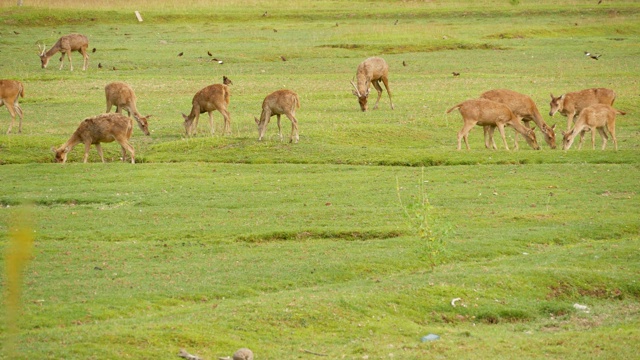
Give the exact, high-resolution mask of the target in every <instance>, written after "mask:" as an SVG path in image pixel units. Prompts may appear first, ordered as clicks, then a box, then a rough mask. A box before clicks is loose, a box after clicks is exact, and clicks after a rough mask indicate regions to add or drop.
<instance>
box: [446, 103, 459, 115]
mask: <svg viewBox="0 0 640 360" xmlns="http://www.w3.org/2000/svg"><path fill="white" fill-rule="evenodd" d="M460 106H462V103H460V104H458V105H456V106H454V107H452V108H451V109H449V110H447V114H448V113H450V112H452V111H453V110H455V109H457V108H459V107H460Z"/></svg>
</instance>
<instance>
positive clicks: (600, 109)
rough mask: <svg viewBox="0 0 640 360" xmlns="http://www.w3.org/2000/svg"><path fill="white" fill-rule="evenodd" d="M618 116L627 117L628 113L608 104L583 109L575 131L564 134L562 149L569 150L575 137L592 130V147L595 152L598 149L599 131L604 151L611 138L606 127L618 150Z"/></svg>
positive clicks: (574, 128)
mask: <svg viewBox="0 0 640 360" xmlns="http://www.w3.org/2000/svg"><path fill="white" fill-rule="evenodd" d="M616 114H617V115H625V114H626V113H625V112H623V111H620V110H616V109H614V108H612V107H611V106H609V105H606V104H595V105H591V106H589V107H587V108H584V109H582V111H581V112H580V115H579V116H578V120H576V124H575V126H574V127H573V129H571V130H569V131H567V132H562V135H563V137H562V149H563V150H569V148H570V147H571V144H573V140H574V139H575V137H576V136H577V135H578V134H581V135H582V134H584V130H585V129H590V130H591V147H592V148H593V149H594V150H595V148H596V130H598V132H599V133H600V136H601V137H602V150H604V149H605V147H606V146H607V139H608V138H609V137H608V136H607V133H606V131H605V127H606V128H607V130H608V131H609V134H611V137H612V138H613V146H614V148H615V149H616V150H618V140H617V139H616ZM581 148H582V136H580V144H579V146H578V149H581Z"/></svg>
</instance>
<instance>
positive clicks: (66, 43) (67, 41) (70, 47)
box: [40, 34, 89, 71]
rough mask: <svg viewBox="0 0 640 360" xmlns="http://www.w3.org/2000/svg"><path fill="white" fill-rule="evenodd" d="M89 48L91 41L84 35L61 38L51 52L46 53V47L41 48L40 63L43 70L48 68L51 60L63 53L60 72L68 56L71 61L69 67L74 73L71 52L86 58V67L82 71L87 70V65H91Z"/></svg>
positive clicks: (70, 35)
mask: <svg viewBox="0 0 640 360" xmlns="http://www.w3.org/2000/svg"><path fill="white" fill-rule="evenodd" d="M88 47H89V39H87V37H86V36H84V35H82V34H69V35H65V36H63V37H61V38H60V39H58V41H57V42H56V43H55V44H54V45H53V47H52V48H51V49H49V51H47V52H45V50H46V46H42V47H41V48H40V62H41V63H42V68H43V69H44V68H46V67H47V65H48V64H49V59H50V58H51V57H52V56H53V55H55V54H56V53H57V52H58V51H59V52H61V53H62V56H60V70H62V67H63V66H64V62H63V60H64V55H65V54H66V55H67V59H69V66H70V67H71V71H73V63H72V62H71V52H73V51H77V52H79V53H81V54H82V57H83V58H84V65H83V66H82V70H87V65H88V63H89V55H88V54H87V48H88Z"/></svg>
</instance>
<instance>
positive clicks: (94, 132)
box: [51, 113, 135, 164]
mask: <svg viewBox="0 0 640 360" xmlns="http://www.w3.org/2000/svg"><path fill="white" fill-rule="evenodd" d="M132 133H133V121H132V120H131V118H128V117H126V116H124V115H122V114H118V113H115V114H102V115H98V116H94V117H90V118H86V119H84V120H82V122H81V123H80V125H79V126H78V129H77V130H76V131H75V132H74V133H73V135H71V137H70V138H69V140H67V142H66V143H64V144H62V146H60V147H59V148H57V149H56V148H55V147H52V148H51V151H53V152H54V154H55V155H56V158H55V160H56V162H61V163H65V162H66V161H67V154H68V153H69V152H70V151H71V149H73V147H74V146H76V145H77V144H79V143H83V144H84V159H83V162H85V163H86V162H87V159H88V158H89V149H90V148H91V144H95V145H96V149H97V150H98V155H100V159H102V162H104V156H103V155H102V147H100V143H103V142H104V143H108V142H112V141H114V140H115V141H117V142H118V143H119V144H120V146H122V161H125V155H126V152H125V150H126V151H128V152H129V154H130V155H131V163H132V164H134V163H135V151H134V150H133V146H131V144H129V139H130V138H131V134H132Z"/></svg>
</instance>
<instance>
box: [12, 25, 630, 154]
mask: <svg viewBox="0 0 640 360" xmlns="http://www.w3.org/2000/svg"><path fill="white" fill-rule="evenodd" d="M88 47H89V41H88V39H87V37H86V36H84V35H81V34H70V35H66V36H63V37H61V38H60V39H59V40H58V41H57V42H56V43H55V45H54V46H53V47H51V48H50V49H49V51H45V50H46V48H45V47H42V48H41V49H40V54H39V55H40V60H41V66H42V68H46V67H47V65H48V63H49V59H50V58H51V57H52V56H54V55H55V54H56V53H58V52H60V53H61V54H62V55H61V57H60V69H62V68H63V64H64V63H63V60H64V56H65V54H66V55H67V58H68V60H69V65H70V69H71V70H73V64H72V63H71V52H73V51H78V52H80V53H81V54H82V56H83V58H84V65H83V67H82V70H86V68H87V64H88V61H89V55H88V54H87V49H88ZM388 76H389V66H388V65H387V63H386V62H385V60H384V59H382V58H379V57H371V58H368V59H366V60H364V61H363V62H362V63H360V64H359V65H358V68H357V71H356V76H355V78H356V83H354V82H353V81H351V85H352V86H353V88H354V91H353V94H354V95H355V96H356V97H357V98H358V102H359V104H360V109H361V110H362V111H367V99H368V97H369V90H370V86H371V85H373V87H374V88H375V89H376V91H377V92H378V98H377V100H376V103H375V105H374V107H373V108H374V109H376V108H377V107H378V102H379V101H380V98H381V96H382V87H381V86H380V82H382V83H383V84H384V87H385V89H386V90H387V94H388V95H389V103H390V105H391V109H393V108H394V106H393V101H392V99H391V91H390V89H389V78H388ZM231 84H232V82H231V80H229V78H227V77H226V76H225V77H223V83H222V84H214V85H209V86H207V87H205V88H203V89H202V90H200V91H198V92H197V93H196V94H195V96H194V97H193V100H192V107H191V112H190V113H189V115H185V114H182V117H183V118H184V128H185V132H186V134H187V136H190V135H192V134H193V133H194V132H195V130H196V129H197V126H198V118H199V117H200V114H202V113H204V112H207V113H208V115H209V125H210V128H211V134H212V135H213V133H214V125H213V111H216V110H217V111H219V112H220V113H221V114H222V117H223V118H224V132H225V134H228V133H230V132H231V116H230V114H229V111H228V110H227V106H228V105H229V101H230V96H231V92H230V90H229V85H231ZM105 96H106V101H107V110H106V113H105V114H101V115H98V116H94V117H90V118H87V119H84V120H83V121H82V122H81V123H80V125H79V126H78V128H77V130H76V131H75V132H74V133H73V135H71V137H70V138H69V140H68V141H67V142H66V143H64V144H63V145H62V146H60V147H58V148H55V147H53V148H52V151H53V152H54V153H55V159H56V161H57V162H63V163H64V162H66V160H67V154H68V153H69V151H71V149H72V148H73V147H74V146H75V145H77V144H79V143H83V144H84V146H85V153H84V162H87V159H88V157H89V148H90V146H91V144H95V145H96V149H97V151H98V154H99V155H100V158H101V159H102V161H103V162H104V157H103V154H102V149H101V147H100V143H103V142H113V141H117V142H118V143H119V144H120V146H121V147H122V160H123V161H125V155H126V152H129V155H130V156H131V163H135V152H134V149H133V147H132V146H131V144H130V143H129V139H130V138H131V134H132V133H133V121H132V120H131V118H130V117H131V116H132V115H133V119H135V121H136V122H137V123H138V126H139V128H140V129H141V130H142V131H143V132H144V133H145V135H149V134H150V133H149V124H148V121H147V120H148V119H149V117H151V115H147V116H142V115H140V113H139V112H138V109H137V108H136V96H135V93H134V92H133V89H131V87H130V86H129V85H127V84H125V83H123V82H112V83H109V84H108V85H107V86H106V87H105ZM19 97H24V86H23V85H22V83H21V82H19V81H16V80H0V106H2V105H5V104H6V106H7V109H8V110H9V113H10V115H11V124H10V125H9V129H8V130H7V134H10V133H11V129H12V127H13V125H14V122H15V117H16V114H17V115H18V116H19V117H20V123H19V127H18V132H19V133H20V132H22V118H23V113H22V108H21V107H20V105H19V104H18V99H19ZM615 98H616V94H615V92H613V90H610V89H605V88H594V89H585V90H582V91H578V92H571V93H566V94H564V95H561V96H559V97H554V96H553V94H551V103H550V108H551V109H550V111H549V116H553V115H554V114H555V113H556V112H560V114H562V115H563V116H566V117H567V131H566V132H564V131H563V139H562V145H563V146H562V148H563V149H564V150H567V149H569V148H570V147H571V145H572V144H573V141H574V139H575V137H576V136H577V135H578V134H580V143H579V147H580V148H581V147H582V142H583V137H584V134H585V132H586V131H591V142H592V147H593V148H594V149H595V132H596V131H598V132H599V133H600V136H601V137H602V149H603V150H604V149H605V147H606V144H607V140H608V135H607V131H608V132H609V134H610V135H611V137H612V138H613V143H614V147H615V149H616V150H617V149H618V143H617V140H616V135H615V117H616V115H618V114H619V115H625V113H624V112H622V111H619V110H616V109H614V108H612V105H613V102H614V100H615ZM113 106H115V107H116V113H115V114H111V113H109V112H110V111H111V108H112V107H113ZM298 108H300V99H299V98H298V95H297V94H296V93H295V92H293V91H291V90H277V91H274V92H273V93H271V94H269V95H267V96H266V97H265V99H264V101H263V102H262V113H261V115H260V118H259V119H258V118H255V122H256V124H257V126H258V134H259V137H258V140H262V138H263V137H264V135H265V132H266V128H267V124H268V123H269V120H270V119H271V117H272V116H273V115H276V116H277V120H278V121H277V123H278V135H279V137H280V139H281V140H282V128H281V126H280V116H281V115H285V116H287V118H289V120H291V135H290V138H289V141H290V142H294V141H295V142H296V143H297V142H298V140H299V135H298V120H297V119H296V117H295V112H296V109H298ZM455 109H459V111H460V113H461V115H462V118H463V121H464V125H463V127H462V129H461V130H460V131H459V132H458V150H460V149H461V145H462V144H461V142H462V139H464V142H465V144H466V147H467V149H469V142H468V135H469V132H470V131H471V129H472V128H473V127H474V126H475V125H478V126H482V127H483V128H484V135H485V146H486V147H487V148H493V149H497V146H496V144H495V141H494V140H493V133H494V130H495V128H496V127H497V128H498V131H499V132H500V135H501V137H502V140H503V142H504V146H505V148H506V149H507V150H508V149H509V146H508V145H507V140H506V137H505V132H504V127H505V125H509V126H511V127H513V128H514V129H515V131H516V136H515V143H514V146H515V148H516V149H517V148H518V143H517V137H518V134H521V135H522V136H523V137H524V139H525V140H526V141H527V143H528V144H529V145H530V146H531V147H532V148H533V149H536V150H538V149H540V146H539V145H538V143H537V140H536V135H535V132H534V129H535V128H533V127H531V126H530V125H529V123H530V122H531V121H533V122H535V123H536V125H537V126H538V127H539V129H540V131H541V132H542V134H543V136H544V139H545V141H546V142H547V144H549V146H550V147H551V148H552V149H555V148H556V140H555V133H554V130H555V127H556V126H555V125H553V126H549V125H547V124H546V123H545V121H544V119H543V118H542V115H540V112H539V111H538V108H537V107H536V105H535V103H534V101H533V100H532V99H531V98H530V97H529V96H527V95H524V94H520V93H517V92H515V91H511V90H506V89H498V90H491V91H487V92H485V93H483V94H481V95H480V98H479V99H471V100H467V101H464V102H462V103H460V104H457V105H455V106H453V107H452V108H450V109H448V110H447V113H450V112H451V111H453V110H455ZM122 110H126V111H127V113H128V115H129V117H126V116H124V115H122V113H121V112H122ZM576 116H577V120H576V121H575V124H574V123H573V119H574V118H575V117H576ZM605 129H606V131H605Z"/></svg>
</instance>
